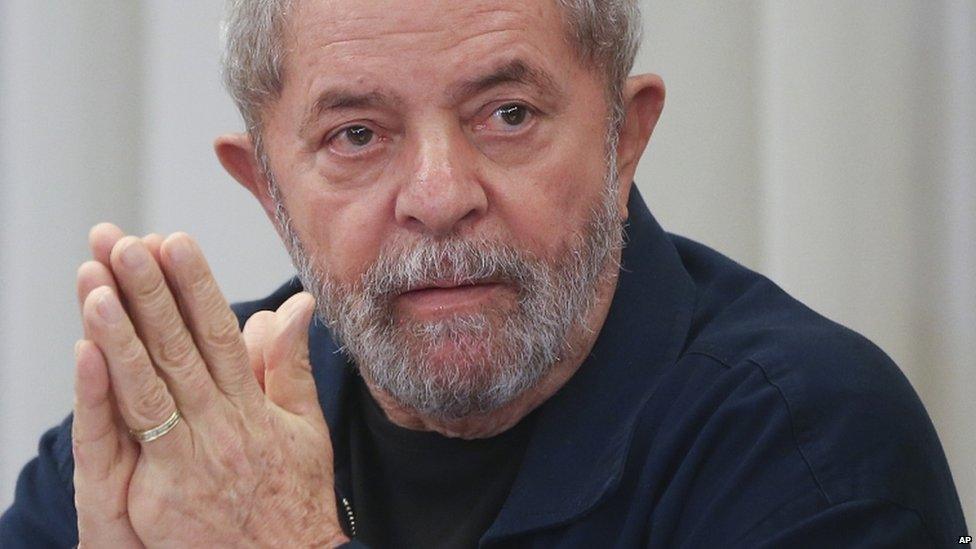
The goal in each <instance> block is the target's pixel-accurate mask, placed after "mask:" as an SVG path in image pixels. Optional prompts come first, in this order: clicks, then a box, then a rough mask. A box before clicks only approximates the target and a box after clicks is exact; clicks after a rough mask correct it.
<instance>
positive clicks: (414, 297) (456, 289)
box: [396, 279, 506, 316]
mask: <svg viewBox="0 0 976 549" xmlns="http://www.w3.org/2000/svg"><path fill="white" fill-rule="evenodd" d="M505 288H506V285H505V284H502V283H501V282H497V281H494V280H488V279H484V280H477V281H470V282H462V283H458V282H457V281H454V280H435V281H428V282H424V283H421V284H417V285H415V286H413V287H412V288H411V289H410V290H407V291H405V292H403V293H401V294H400V295H399V296H398V297H397V300H396V301H397V303H398V305H399V306H400V307H403V308H406V309H407V310H409V311H410V312H411V313H413V314H415V315H420V316H439V315H443V314H453V313H464V312H475V311H480V310H483V309H484V308H485V307H487V306H489V305H491V303H492V301H493V300H494V299H496V298H498V297H499V293H500V292H502V291H504V289H505Z"/></svg>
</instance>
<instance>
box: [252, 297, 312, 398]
mask: <svg viewBox="0 0 976 549" xmlns="http://www.w3.org/2000/svg"><path fill="white" fill-rule="evenodd" d="M314 309H315V299H314V298H313V297H312V296H311V295H310V294H308V293H306V292H300V293H298V294H295V295H293V296H292V297H290V298H289V299H288V301H286V302H285V303H284V304H283V305H282V306H281V307H279V308H278V311H277V313H276V315H275V316H276V319H275V320H276V322H275V324H274V326H273V327H272V328H271V333H270V334H269V335H268V341H267V345H265V348H264V349H265V351H264V352H265V355H264V366H265V374H264V388H265V392H266V394H267V395H268V398H270V399H271V401H272V402H274V403H275V404H277V405H278V406H281V407H282V408H284V409H285V410H287V411H289V412H291V413H293V414H296V415H299V416H312V417H315V416H316V415H318V416H321V415H322V409H321V407H320V406H319V401H318V392H317V391H316V390H315V380H314V379H313V378H312V365H311V363H310V362H309V358H308V325H309V321H310V320H311V319H312V312H313V311H314Z"/></svg>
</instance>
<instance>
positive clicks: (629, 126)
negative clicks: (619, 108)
mask: <svg viewBox="0 0 976 549" xmlns="http://www.w3.org/2000/svg"><path fill="white" fill-rule="evenodd" d="M623 100H624V109H625V111H626V113H625V115H624V120H623V124H622V126H621V127H620V140H619V142H618V143H617V173H618V177H619V185H620V195H619V197H618V201H619V203H618V207H619V211H620V216H621V218H622V219H626V218H627V215H628V212H627V197H628V196H629V195H630V187H631V185H632V184H633V181H634V173H635V172H636V171H637V163H638V162H639V161H640V158H641V155H642V154H644V149H645V148H646V147H647V142H648V141H649V140H650V139H651V133H652V132H654V126H656V125H657V121H658V119H659V118H660V117H661V111H662V110H663V109H664V81H663V80H661V77H660V76H658V75H656V74H639V75H636V76H631V77H630V78H628V79H627V83H626V84H625V85H624V90H623Z"/></svg>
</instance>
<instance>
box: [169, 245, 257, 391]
mask: <svg viewBox="0 0 976 549" xmlns="http://www.w3.org/2000/svg"><path fill="white" fill-rule="evenodd" d="M160 258H161V259H162V264H163V270H164V271H165V273H166V278H167V280H168V281H169V283H170V286H171V287H172V288H173V289H174V291H175V293H176V295H177V299H178V300H179V303H180V310H181V311H182V312H183V317H184V318H185V319H186V323H187V326H189V328H190V332H191V333H192V334H193V337H194V339H195V340H196V342H197V347H198V348H199V349H200V354H201V355H203V359H204V361H205V362H206V364H207V366H208V367H209V368H210V373H211V375H212V376H213V379H214V381H215V382H216V383H217V387H219V388H220V390H222V391H223V392H224V394H226V395H227V396H228V397H230V398H231V400H232V401H235V402H237V403H239V404H256V403H259V402H263V401H264V397H263V395H262V394H261V387H260V386H259V385H258V384H257V382H256V381H255V380H254V375H253V374H252V373H251V372H250V371H248V367H247V365H248V363H249V360H248V355H247V348H246V347H245V346H244V338H243V337H242V336H241V330H240V325H239V324H238V322H237V317H236V316H235V315H234V312H233V311H231V309H230V306H229V305H228V304H227V300H226V299H224V294H223V293H222V292H221V291H220V288H219V287H218V286H217V282H216V281H215V280H214V278H213V274H212V273H211V272H210V267H209V266H208V265H207V261H206V260H205V259H204V257H203V253H202V252H201V251H200V247H199V246H197V244H196V243H195V242H194V241H193V239H192V238H190V236H189V235H187V234H186V233H175V234H172V235H170V236H169V237H168V238H167V239H166V240H165V241H164V242H163V246H162V249H161V250H160Z"/></svg>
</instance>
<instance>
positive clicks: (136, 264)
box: [122, 242, 148, 269]
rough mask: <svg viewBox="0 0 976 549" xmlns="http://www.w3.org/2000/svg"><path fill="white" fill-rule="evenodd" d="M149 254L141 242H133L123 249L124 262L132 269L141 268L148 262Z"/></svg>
mask: <svg viewBox="0 0 976 549" xmlns="http://www.w3.org/2000/svg"><path fill="white" fill-rule="evenodd" d="M147 259H148V254H147V253H146V250H145V248H143V247H142V246H141V245H140V244H138V243H136V242H133V243H131V244H129V245H128V246H126V248H125V249H124V250H122V264H123V265H125V266H126V267H128V268H130V269H139V268H141V267H142V266H143V265H145V264H146V260H147Z"/></svg>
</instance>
